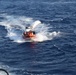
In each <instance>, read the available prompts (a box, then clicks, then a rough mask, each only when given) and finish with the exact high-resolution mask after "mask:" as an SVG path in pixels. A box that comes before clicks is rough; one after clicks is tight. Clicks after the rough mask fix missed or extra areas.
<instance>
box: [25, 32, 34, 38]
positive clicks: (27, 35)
mask: <svg viewBox="0 0 76 75" xmlns="http://www.w3.org/2000/svg"><path fill="white" fill-rule="evenodd" d="M24 36H25V37H26V38H32V37H35V34H33V32H32V31H29V32H26V33H24Z"/></svg>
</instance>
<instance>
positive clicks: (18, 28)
mask: <svg viewBox="0 0 76 75" xmlns="http://www.w3.org/2000/svg"><path fill="white" fill-rule="evenodd" d="M0 17H3V18H4V19H3V20H2V21H1V22H0V25H2V26H5V29H6V30H7V37H9V38H10V39H11V40H13V41H14V42H18V43H23V42H27V40H24V39H23V37H22V34H23V32H24V31H25V27H26V26H30V25H31V24H33V23H34V22H35V21H36V20H34V19H33V18H27V17H25V16H9V15H0ZM49 29H50V27H48V25H46V24H43V23H41V24H39V25H38V26H37V27H36V28H35V29H34V31H35V32H36V37H35V38H33V39H32V40H33V41H37V42H42V41H46V40H52V39H53V38H54V37H56V36H58V35H59V34H60V32H55V31H54V32H49V31H48V30H49Z"/></svg>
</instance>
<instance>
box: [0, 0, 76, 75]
mask: <svg viewBox="0 0 76 75" xmlns="http://www.w3.org/2000/svg"><path fill="white" fill-rule="evenodd" d="M36 20H39V21H41V23H42V24H43V25H44V26H45V27H44V30H45V29H46V26H47V27H48V29H47V32H49V33H50V34H51V37H50V38H51V39H50V40H46V41H42V42H24V43H18V42H14V41H16V40H17V39H19V37H20V36H17V35H19V33H22V30H20V28H19V27H22V25H25V24H26V23H27V24H31V23H33V22H34V21H36ZM24 21H25V22H24ZM11 25H14V27H13V28H11V27H10V26H11ZM15 26H16V27H15ZM17 26H18V29H16V28H17ZM11 29H12V30H11ZM15 31H17V32H18V33H16V37H14V36H15V34H14V32H15ZM10 32H13V33H12V34H10ZM58 33H59V34H58ZM53 36H55V37H53ZM0 68H3V69H6V70H7V71H8V72H9V74H10V75H76V0H0Z"/></svg>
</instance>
